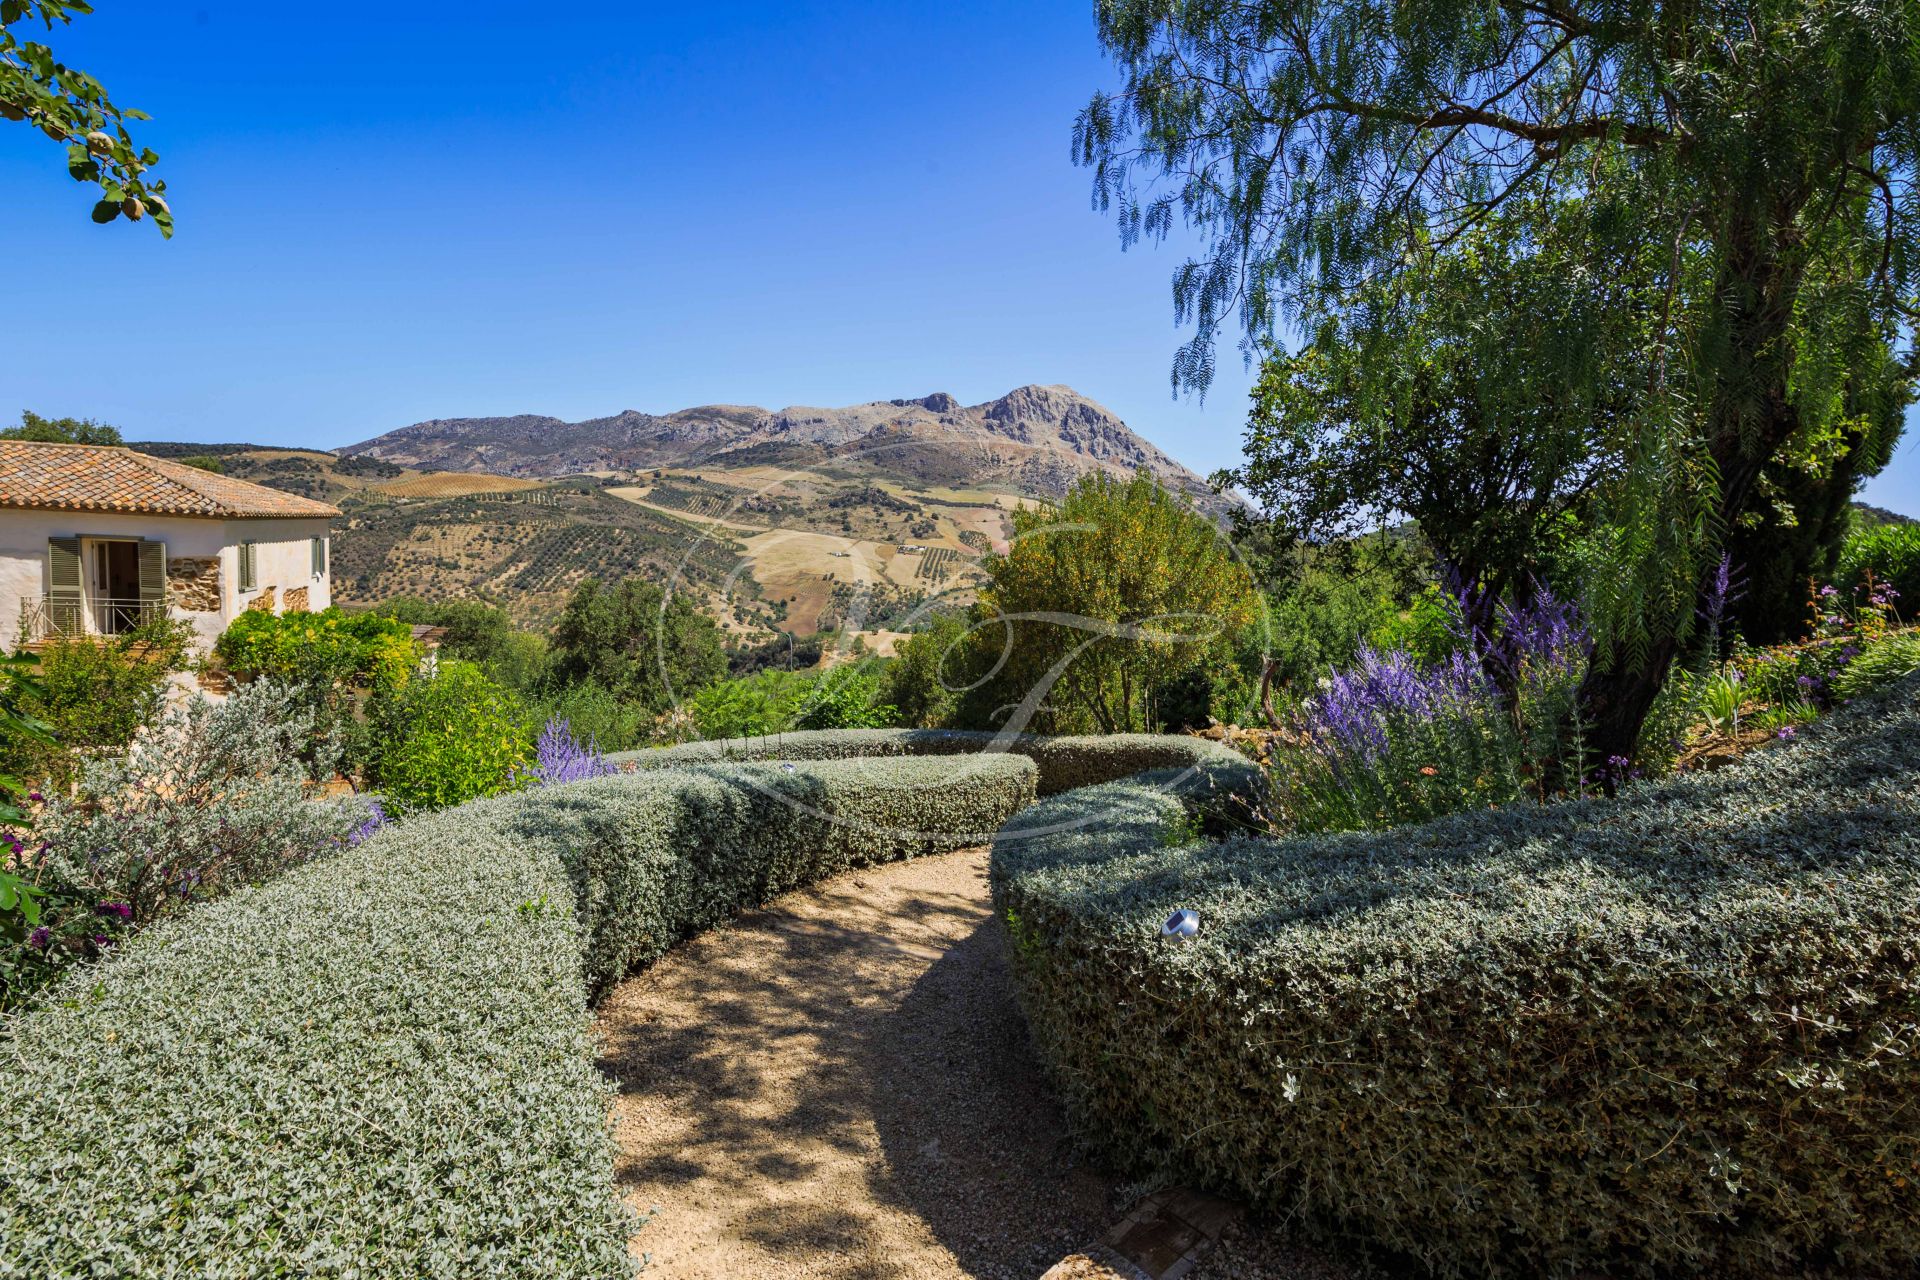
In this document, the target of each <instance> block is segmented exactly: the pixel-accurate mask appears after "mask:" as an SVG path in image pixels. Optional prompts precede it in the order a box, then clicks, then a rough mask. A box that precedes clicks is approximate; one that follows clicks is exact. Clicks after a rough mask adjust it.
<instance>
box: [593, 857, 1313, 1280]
mask: <svg viewBox="0 0 1920 1280" xmlns="http://www.w3.org/2000/svg"><path fill="white" fill-rule="evenodd" d="M986 867H987V854H986V851H985V850H982V849H974V850H966V851H962V852H959V853H952V854H945V855H940V856H935V857H928V858H920V859H916V860H914V861H910V862H903V863H894V864H890V865H887V866H882V867H873V868H867V869H864V870H861V871H857V872H853V873H851V874H848V875H844V876H840V877H837V878H836V879H833V880H829V881H826V882H823V883H822V884H819V885H816V886H814V887H812V888H810V889H805V890H802V891H800V892H797V893H793V894H789V895H787V896H786V897H783V898H780V899H778V900H777V901H775V902H774V903H772V904H770V905H769V906H768V907H766V908H764V909H762V910H759V911H755V912H751V913H749V914H747V915H745V916H742V917H741V918H740V919H738V920H736V921H734V922H733V923H732V924H730V925H727V926H723V927H721V928H718V929H715V930H712V931H711V932H708V933H706V934H703V935H701V936H700V937H697V938H695V939H693V940H691V941H690V942H688V943H687V944H685V945H684V946H682V947H680V948H679V949H677V950H676V951H674V952H672V953H671V954H669V955H668V956H666V957H665V958H664V959H663V960H661V961H660V962H659V963H658V964H656V965H654V966H653V967H652V968H650V969H648V970H646V971H645V972H643V973H640V974H638V975H636V976H635V977H632V978H630V979H628V980H627V981H626V982H624V983H622V984H621V985H620V986H619V987H618V988H617V989H615V990H614V991H613V992H612V993H610V994H609V996H608V998H607V1000H606V1002H605V1004H604V1005H603V1007H602V1010H601V1016H600V1041H601V1053H602V1059H601V1066H602V1068H603V1070H605V1071H606V1072H607V1074H608V1075H609V1076H610V1077H611V1078H612V1079H613V1080H614V1081H615V1082H616V1084H617V1086H618V1090H619V1092H618V1095H617V1099H616V1101H615V1104H614V1111H613V1117H614V1124H615V1130H616V1136H617V1139H618V1142H619V1146H620V1158H619V1163H618V1176H619V1179H620V1185H621V1191H622V1193H623V1194H624V1195H625V1196H626V1197H627V1199H628V1202H629V1203H630V1204H632V1205H633V1206H634V1207H635V1208H636V1209H638V1210H640V1211H641V1212H648V1211H650V1210H657V1213H656V1214H655V1216H654V1217H653V1219H652V1221H651V1222H649V1223H648V1225H647V1226H646V1227H645V1228H643V1229H642V1230H641V1232H640V1234H639V1236H638V1237H637V1238H636V1240H635V1247H636V1248H637V1249H638V1250H641V1251H644V1252H646V1253H647V1254H649V1255H650V1257H651V1263H650V1267H649V1270H648V1273H647V1274H649V1275H657V1276H660V1277H663V1280H723V1278H725V1280H741V1278H753V1277H769V1278H771V1277H833V1278H835V1280H888V1278H893V1277H899V1278H902V1280H921V1278H922V1277H925V1278H930V1280H948V1278H950V1277H980V1278H982V1280H1002V1278H1004V1280H1033V1278H1034V1277H1036V1276H1039V1275H1040V1274H1041V1273H1042V1272H1043V1271H1046V1270H1047V1269H1048V1268H1049V1267H1050V1266H1052V1265H1053V1264H1055V1263H1058V1262H1060V1261H1061V1260H1062V1259H1063V1258H1067V1257H1068V1256H1069V1255H1072V1254H1073V1253H1074V1252H1075V1250H1076V1248H1077V1247H1078V1246H1080V1245H1083V1244H1086V1243H1088V1242H1090V1241H1095V1240H1098V1239H1100V1238H1101V1237H1102V1236H1103V1235H1104V1234H1105V1233H1106V1232H1107V1230H1108V1228H1109V1226H1110V1225H1111V1224H1112V1223H1113V1222H1114V1221H1115V1220H1116V1218H1118V1217H1119V1215H1120V1214H1122V1213H1123V1212H1125V1210H1126V1209H1127V1207H1128V1201H1129V1200H1130V1199H1131V1198H1132V1193H1131V1192H1130V1191H1129V1189H1127V1188H1122V1187H1116V1186H1115V1185H1114V1184H1113V1183H1112V1182H1111V1181H1110V1180H1109V1179H1108V1178H1106V1177H1104V1176H1102V1174H1101V1173H1100V1172H1099V1171H1097V1170H1095V1169H1092V1168H1090V1167H1088V1166H1087V1165H1085V1164H1083V1163H1082V1162H1081V1161H1080V1160H1079V1158H1078V1157H1077V1156H1076V1154H1075V1151H1074V1148H1073V1146H1072V1144H1071V1142H1070V1141H1069V1138H1068V1134H1067V1130H1066V1125H1065V1120H1064V1117H1063V1116H1062V1114H1061V1112H1060V1110H1059V1107H1058V1105H1057V1104H1056V1103H1055V1101H1054V1099H1053V1096H1052V1094H1051V1093H1050V1092H1049V1090H1048V1088H1047V1085H1046V1083H1045V1081H1044V1079H1043V1078H1042V1076H1041V1074H1040V1071H1039V1067H1038V1064H1037V1062H1036V1061H1035V1059H1034V1055H1033V1051H1032V1048H1031V1046H1030V1045H1029V1043H1028V1040H1027V1032H1026V1026H1025V1023H1024V1022H1023V1021H1022V1019H1021V1015H1020V1012H1019V1009H1018V1006H1017V1005H1016V1004H1015V1002H1014V999H1013V992H1012V987H1011V978H1010V975H1009V973H1008V971H1007V966H1006V948H1005V938H1004V933H1003V930H1002V927H1001V925H1000V924H999V922H998V921H997V920H996V919H995V918H994V915H993V912H992V906H991V902H990V900H989V897H988V891H987V880H986ZM1065 1274H1072V1275H1075V1276H1080V1275H1086V1276H1090V1277H1091V1276H1107V1275H1112V1274H1114V1273H1111V1272H1106V1271H1103V1270H1099V1269H1097V1268H1096V1269H1090V1270H1085V1271H1081V1270H1071V1271H1069V1272H1065ZM1336 1274H1338V1273H1336V1272H1334V1271H1332V1270H1330V1269H1328V1267H1327V1265H1326V1263H1325V1262H1324V1261H1322V1260H1320V1259H1318V1258H1316V1257H1313V1256H1310V1255H1306V1254H1299V1253H1295V1252H1293V1251H1291V1250H1284V1249H1276V1248H1273V1247H1271V1246H1267V1245H1261V1246H1258V1247H1256V1246H1255V1245H1254V1243H1253V1242H1252V1241H1251V1240H1250V1239H1249V1238H1247V1237H1244V1236H1241V1235H1239V1234H1237V1233H1235V1232H1230V1233H1229V1235H1228V1238H1227V1239H1226V1241H1225V1242H1224V1243H1223V1245H1222V1246H1221V1247H1220V1249H1219V1250H1218V1251H1217V1252H1216V1253H1214V1254H1213V1255H1211V1256H1210V1257H1209V1258H1208V1259H1207V1261H1206V1262H1204V1263H1203V1264H1202V1265H1201V1266H1200V1268H1199V1269H1198V1270H1195V1271H1193V1272H1191V1273H1190V1275H1189V1280H1226V1278H1227V1277H1236V1278H1240V1280H1257V1278H1259V1277H1267V1276H1272V1277H1280V1276H1286V1277H1291V1278H1293V1280H1325V1278H1327V1277H1331V1276H1334V1275H1336Z"/></svg>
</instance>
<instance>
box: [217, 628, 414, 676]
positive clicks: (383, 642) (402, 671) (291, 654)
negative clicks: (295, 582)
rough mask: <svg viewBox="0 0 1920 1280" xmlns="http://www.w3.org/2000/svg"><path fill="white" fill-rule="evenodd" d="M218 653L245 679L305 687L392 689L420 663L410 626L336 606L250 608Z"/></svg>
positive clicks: (222, 641) (219, 645) (223, 638)
mask: <svg viewBox="0 0 1920 1280" xmlns="http://www.w3.org/2000/svg"><path fill="white" fill-rule="evenodd" d="M214 653H215V654H216V655H217V656H218V657H219V658H220V660H221V661H222V662H224V663H225V664H226V666H227V669H228V670H230V671H232V672H233V673H234V674H235V675H237V676H239V677H240V678H241V679H243V680H246V679H256V678H261V677H264V678H267V679H271V680H277V681H281V682H283V683H287V684H291V685H295V686H297V687H300V688H303V689H319V688H332V687H334V686H338V685H348V684H358V685H363V686H368V687H373V688H394V687H397V686H399V685H401V684H404V683H405V682H406V680H407V678H408V676H409V675H411V674H412V672H413V669H414V665H415V663H416V662H418V660H419V654H418V653H417V651H416V650H415V648H414V643H413V633H412V631H411V630H410V629H409V628H408V626H407V624H406V623H404V622H399V621H396V620H395V619H392V618H387V617H382V616H381V615H379V614H376V613H356V614H349V613H342V612H341V611H340V610H339V609H338V608H329V609H324V610H322V611H321V612H319V613H282V614H274V613H269V612H267V611H266V610H264V609H249V610H247V611H245V612H243V613H242V614H241V615H240V616H239V617H237V618H235V619H234V620H233V621H232V622H231V623H229V624H228V626H227V629H226V630H225V631H224V632H222V633H221V635H220V639H219V640H217V641H215V642H214Z"/></svg>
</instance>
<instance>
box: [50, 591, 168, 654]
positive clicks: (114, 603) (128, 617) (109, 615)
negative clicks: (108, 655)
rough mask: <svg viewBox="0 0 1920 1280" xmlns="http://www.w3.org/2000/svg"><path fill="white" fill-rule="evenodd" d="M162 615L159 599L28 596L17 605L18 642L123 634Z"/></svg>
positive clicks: (163, 606)
mask: <svg viewBox="0 0 1920 1280" xmlns="http://www.w3.org/2000/svg"><path fill="white" fill-rule="evenodd" d="M166 612H167V606H166V604H165V603H164V602H162V601H159V600H116V599H102V598H100V597H98V596H89V597H88V598H86V599H84V600H82V599H78V598H76V597H73V596H36V597H29V598H28V599H26V600H25V601H23V602H22V603H21V606H20V641H21V643H22V644H38V643H39V642H40V641H43V640H51V639H53V638H54V637H55V636H119V635H125V634H126V633H127V632H129V631H133V630H136V629H137V628H139V627H142V626H145V625H146V624H147V623H149V622H157V621H159V620H160V619H161V618H164V617H165V616H166Z"/></svg>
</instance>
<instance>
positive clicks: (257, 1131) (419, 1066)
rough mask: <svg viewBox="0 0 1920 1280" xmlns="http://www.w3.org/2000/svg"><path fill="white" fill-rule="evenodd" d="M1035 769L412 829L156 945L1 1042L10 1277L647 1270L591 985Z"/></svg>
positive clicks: (922, 766) (883, 851)
mask: <svg viewBox="0 0 1920 1280" xmlns="http://www.w3.org/2000/svg"><path fill="white" fill-rule="evenodd" d="M662 754H664V753H662ZM1034 777H1035V770H1034V766H1033V764H1032V763H1031V762H1030V761H1028V760H1025V759H1022V758H1019V757H1007V756H993V757H982V758H977V759H973V760H969V761H966V762H955V761H950V760H930V761H923V760H851V761H846V762H840V763H829V764H820V765H813V766H807V767H804V768H794V769H792V770H789V769H786V768H781V767H778V766H731V767H717V766H707V767H699V768H688V769H662V770H657V771H648V772H647V773H645V774H642V775H639V776H622V777H604V778H599V779H596V780H593V781H587V782H580V783H577V784H574V785H568V786H554V787H548V788H543V789H538V790H531V791H526V792H521V793H517V794H514V795H511V796H501V797H497V798H494V799H490V800H483V801H479V802H476V803H474V804H470V805H466V806H463V807H462V808H460V809H459V810H457V811H451V812H445V813H438V814H427V815H423V816H420V817H417V818H414V819H412V820H410V821H408V822H406V823H404V824H401V825H398V826H396V827H392V828H390V829H387V830H384V831H381V832H379V833H378V834H376V835H374V836H373V837H372V838H370V839H367V840H365V841H364V842H362V843H360V844H359V845H357V846H356V847H353V848H350V849H346V850H343V851H342V852H340V853H339V854H337V855H336V856H334V857H332V858H330V859H328V860H327V861H326V862H325V863H324V864H320V865H315V866H309V867H305V868H301V869H299V870H296V871H294V872H293V873H291V874H289V875H287V876H284V877H282V878H281V879H279V880H277V881H275V882H273V883H272V884H270V885H267V886H266V887H264V888H261V889H256V890H250V891H245V892H242V893H239V894H236V895H233V896H231V897H229V898H227V899H225V900H223V901H221V902H217V903H212V904H209V905H207V906H205V907H202V908H200V909H198V910H196V911H195V912H193V913H192V914H190V915H187V916H185V917H182V918H180V919H177V920H172V921H168V922H165V923H163V924H161V925H160V926H158V927H156V928H154V929H152V930H149V931H146V932H145V933H143V934H141V935H139V936H137V937H135V938H134V939H133V940H132V941H131V942H130V943H128V944H127V946H126V948H125V949H124V951H123V952H121V953H120V954H118V955H116V956H114V957H113V958H111V959H110V960H108V961H107V962H106V963H105V964H104V965H103V966H101V967H100V968H98V969H97V970H96V971H94V972H90V973H87V974H85V975H75V976H71V977H69V978H68V979H67V980H66V982H65V983H64V984H63V985H62V986H61V987H59V988H57V994H58V995H60V996H62V997H64V998H62V999H59V1000H53V1001H48V1002H46V1003H45V1004H44V1005H43V1006H42V1007H41V1008H40V1009H37V1010H35V1011H33V1012H31V1013H29V1014H27V1015H25V1016H23V1017H21V1018H19V1019H16V1020H14V1021H13V1022H11V1023H9V1024H7V1025H5V1026H4V1028H0V1035H4V1036H5V1037H6V1038H7V1044H6V1046H5V1048H6V1053H5V1054H4V1057H0V1061H4V1063H5V1064H6V1065H5V1066H3V1067H0V1087H4V1089H5V1090H6V1096H7V1097H8V1099H9V1107H8V1111H7V1124H8V1126H9V1135H10V1136H11V1137H13V1138H14V1140H13V1141H9V1142H4V1143H0V1258H3V1259H4V1262H0V1271H11V1272H17V1273H18V1274H21V1275H55V1274H60V1275H68V1274H109V1273H121V1272H125V1271H127V1270H129V1269H130V1268H133V1267H136V1266H138V1267H148V1266H151V1267H153V1268H155V1269H158V1270H161V1271H164V1272H165V1273H166V1274H170V1275H181V1276H186V1275H194V1276H198V1275H220V1276H242V1275H244V1276H255V1275H297V1274H310V1275H319V1274H325V1275H333V1274H350V1273H357V1274H362V1275H373V1276H389V1275H391V1276H432V1277H449V1278H451V1277H456V1276H459V1277H465V1276H500V1277H519V1276H543V1277H559V1278H561V1280H571V1278H573V1277H582V1278H586V1277H595V1278H599V1277H605V1278H608V1280H611V1278H612V1277H616V1276H624V1275H627V1274H629V1271H630V1263H629V1260H628V1257H627V1249H626V1242H627V1239H628V1236H629V1235H630V1234H631V1232H632V1230H633V1227H634V1225H635V1224H634V1223H633V1222H632V1221H631V1220H630V1219H629V1218H628V1216H627V1215H626V1214H624V1213H623V1212H621V1211H620V1209H619V1208H618V1201H617V1195H616V1190H615V1185H614V1180H613V1153H612V1150H611V1144H610V1142H609V1138H608V1129H607V1117H606V1101H607V1099H606V1086H605V1084H604V1083H603V1081H602V1078H601V1077H600V1076H599V1075H598V1073H597V1072H596V1071H595V1070H594V1068H593V1065H592V1064H593V1054H594V1045H593V1041H592V1036H591V1030H590V1026H589V1023H588V1020H587V1016H586V1015H587V981H588V980H590V981H591V982H592V984H593V986H594V988H595V989H599V988H603V987H604V986H605V985H607V984H608V983H609V982H611V981H612V980H613V979H615V978H617V977H619V976H620V975H621V974H622V973H624V972H625V971H626V970H627V969H628V968H629V967H630V966H631V965H633V964H634V963H637V962H640V961H643V960H645V959H648V958H651V957H652V956H654V955H657V954H659V952H660V951H662V950H664V949H665V948H666V947H667V946H668V945H670V944H671V943H672V942H673V941H674V940H676V939H677V938H679V937H682V936H684V935H685V934H687V933H690V932H692V931H693V930H696V929H699V928H702V927H705V926H707V925H710V924H713V923H715V922H717V921H719V920H722V919H725V918H726V917H727V916H729V915H731V914H732V913H733V912H735V911H738V910H740V909H741V908H743V907H749V906H753V905H755V904H757V903H759V902H761V901H764V900H765V899H766V898H767V897H769V896H771V895H774V894H777V893H780V892H783V891H785V890H787V889H791V888H794V887H797V886H799V885H802V884H805V883H807V882H808V881H810V880H813V879H815V878H818V877H820V876H824V875H830V874H833V873H834V872H837V871H840V870H842V869H844V868H846V867H850V866H859V865H863V864H865V863H868V862H874V861H879V860H882V859H886V858H894V857H902V856H908V855H912V854H916V853H924V852H932V851H935V850H939V849H947V848H953V847H956V846H957V845H959V844H963V843H971V842H977V841H980V840H982V839H984V838H985V837H986V835H987V834H988V833H990V832H992V831H993V830H994V829H995V828H997V827H999V826H1000V825H1001V824H1002V823H1004V822H1005V821H1006V819H1007V818H1008V817H1010V816H1011V815H1012V814H1013V813H1014V812H1015V811H1017V810H1018V809H1019V808H1020V807H1022V806H1023V805H1025V804H1026V803H1027V802H1028V801H1029V800H1031V798H1032V796H1033V784H1034ZM583 975H584V977H583Z"/></svg>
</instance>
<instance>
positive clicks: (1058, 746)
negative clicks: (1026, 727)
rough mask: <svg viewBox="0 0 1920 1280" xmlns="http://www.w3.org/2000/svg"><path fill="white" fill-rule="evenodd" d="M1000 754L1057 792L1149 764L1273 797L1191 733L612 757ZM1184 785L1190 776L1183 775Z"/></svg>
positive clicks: (836, 743) (1231, 755)
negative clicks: (1023, 764) (1019, 761)
mask: <svg viewBox="0 0 1920 1280" xmlns="http://www.w3.org/2000/svg"><path fill="white" fill-rule="evenodd" d="M995 744H999V745H998V746H997V747H996V748H995V749H996V750H997V751H1002V752H1007V753H1011V754H1014V755H1023V756H1026V757H1028V758H1029V759H1031V760H1032V761H1033V762H1034V764H1036V765H1038V766H1039V769H1040V778H1039V791H1040V794H1041V795H1043V796H1050V795H1056V794H1058V793H1059V792H1062V791H1069V790H1072V789H1073V788H1075V787H1084V786H1090V785H1092V784H1094V783H1099V782H1112V781H1113V780H1115V779H1117V778H1125V777H1128V776H1130V775H1132V774H1136V773H1141V772H1144V771H1146V770H1149V769H1153V770H1162V769H1173V770H1178V771H1186V770H1192V771H1193V774H1192V777H1193V778H1203V779H1205V784H1206V785H1207V786H1208V787H1211V788H1217V789H1219V790H1222V791H1231V792H1235V793H1238V794H1241V795H1245V796H1257V795H1264V794H1265V787H1266V776H1265V775H1264V774H1263V773H1262V772H1261V771H1260V769H1259V767H1258V766H1256V765H1255V764H1254V763H1253V762H1252V761H1250V760H1248V759H1247V757H1245V756H1243V755H1241V754H1240V753H1239V752H1238V751H1235V750H1234V749H1233V748H1232V747H1229V746H1226V745H1224V744H1222V743H1218V742H1214V741H1212V740H1211V739H1208V738H1195V737H1189V736H1186V735H1183V734H1152V733H1121V734H1111V735H1107V736H1090V737H1060V738H1046V737H1040V736H1038V735H1035V734H1020V735H1017V736H1015V737H1013V738H1011V739H1005V740H1002V739H1001V738H1000V737H999V736H998V735H996V734H992V733H987V732H982V731H977V730H967V729H824V730H814V731H802V732H799V733H782V734H774V735H771V736H767V737H758V738H728V739H714V740H709V741H704V742H688V743H683V744H682V745H680V746H677V747H661V748H656V749H654V750H651V751H626V752H621V753H620V754H618V755H612V756H609V757H607V758H608V759H609V760H611V761H613V762H614V763H616V764H633V765H638V766H640V767H642V768H658V767H661V766H666V765H683V764H692V763H704V762H714V761H733V760H845V759H850V758H854V757H880V756H936V755H959V754H963V753H969V752H971V753H979V752H983V751H986V750H988V749H989V748H990V747H995ZM1182 781H1183V782H1186V781H1188V779H1183V780H1182Z"/></svg>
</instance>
